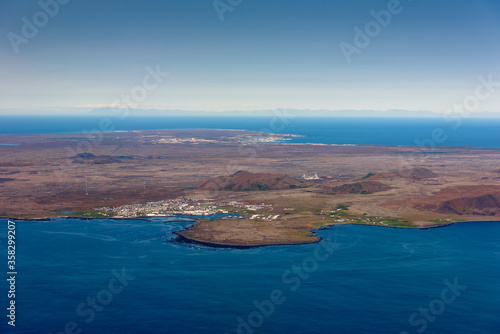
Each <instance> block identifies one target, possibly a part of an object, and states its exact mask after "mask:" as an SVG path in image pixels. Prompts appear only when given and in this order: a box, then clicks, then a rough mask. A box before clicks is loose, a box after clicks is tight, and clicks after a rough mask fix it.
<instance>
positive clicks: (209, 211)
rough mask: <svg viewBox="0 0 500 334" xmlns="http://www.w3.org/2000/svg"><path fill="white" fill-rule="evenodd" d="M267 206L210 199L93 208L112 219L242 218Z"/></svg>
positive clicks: (264, 217)
mask: <svg viewBox="0 0 500 334" xmlns="http://www.w3.org/2000/svg"><path fill="white" fill-rule="evenodd" d="M266 207H271V210H272V205H269V204H264V203H261V204H248V203H241V202H237V201H230V202H216V201H213V200H210V199H196V198H195V199H170V200H162V201H156V202H147V203H142V204H128V205H122V206H117V207H101V208H95V210H96V211H99V212H105V213H108V214H111V215H112V216H113V217H114V218H132V217H140V216H147V217H156V216H159V217H164V216H175V215H189V216H210V215H216V214H227V215H230V214H233V215H230V216H231V217H232V218H234V217H238V218H244V217H245V215H246V214H249V213H250V212H256V211H258V210H262V209H264V208H266ZM252 217H253V218H251V219H256V218H259V219H273V220H274V219H277V218H279V215H272V216H263V217H261V216H260V215H252Z"/></svg>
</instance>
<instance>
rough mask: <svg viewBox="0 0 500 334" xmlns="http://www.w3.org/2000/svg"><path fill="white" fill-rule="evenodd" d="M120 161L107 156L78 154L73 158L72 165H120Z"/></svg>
mask: <svg viewBox="0 0 500 334" xmlns="http://www.w3.org/2000/svg"><path fill="white" fill-rule="evenodd" d="M120 162H121V161H120V159H117V158H115V157H111V156H109V155H97V156H95V155H93V154H92V153H80V154H77V155H75V156H74V157H73V163H78V164H92V165H102V164H112V163H120Z"/></svg>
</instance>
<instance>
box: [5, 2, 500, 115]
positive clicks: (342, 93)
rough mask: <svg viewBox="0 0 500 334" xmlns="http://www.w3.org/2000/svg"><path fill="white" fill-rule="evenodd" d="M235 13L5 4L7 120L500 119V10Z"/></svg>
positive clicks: (200, 7)
mask: <svg viewBox="0 0 500 334" xmlns="http://www.w3.org/2000/svg"><path fill="white" fill-rule="evenodd" d="M221 3H222V4H225V5H221ZM232 4H233V5H228V4H226V2H221V1H200V0H197V1H189V2H181V1H168V2H166V1H151V2H148V5H147V6H146V5H144V4H142V3H138V2H134V1H121V2H119V3H103V2H97V1H85V2H77V1H62V0H61V1H60V2H54V1H51V0H47V1H41V2H40V3H39V2H38V1H24V2H18V1H2V2H1V4H0V7H1V8H2V9H3V10H2V11H0V18H1V22H2V24H1V25H0V34H1V35H3V36H4V38H2V39H1V42H0V57H1V59H2V62H1V63H0V73H2V81H1V86H0V89H1V90H0V91H1V94H0V96H1V98H2V103H1V104H0V113H1V114H12V115H14V114H26V113H34V114H54V113H61V114H72V113H74V114H76V113H81V112H88V111H90V110H92V109H97V108H106V107H112V106H122V107H123V106H127V107H130V108H133V109H158V110H184V111H186V110H192V111H207V112H228V111H242V112H251V111H253V110H273V109H283V108H288V109H296V110H305V109H309V110H322V111H325V110H332V111H339V110H344V111H348V110H372V111H373V113H374V114H375V115H374V116H376V115H378V114H381V113H382V112H380V111H383V110H409V111H419V110H422V111H428V112H433V113H438V114H443V113H447V112H448V113H449V112H455V113H464V112H466V113H468V114H475V113H481V112H486V111H488V112H500V97H499V94H493V93H495V90H496V89H498V87H499V86H500V84H499V82H500V73H498V66H497V59H498V58H499V56H500V45H499V44H498V43H496V41H497V40H498V37H500V3H498V2H496V1H493V0H485V1H479V2H474V3H471V2H470V1H451V0H445V1H440V2H438V3H436V2H432V1H425V0H421V1H412V2H410V1H407V0H405V1H396V0H390V1H387V0H384V1H370V2H369V3H368V2H363V1H342V2H334V3H330V2H324V1H319V0H315V1H308V2H304V1H286V2H285V1H272V2H270V1H252V2H250V1H233V2H232ZM124 17H126V18H127V19H126V20H124V19H123V18H124ZM485 85H486V86H485ZM478 94H479V95H478ZM457 106H458V107H457ZM464 107H465V111H460V109H464ZM457 110H458V111H457ZM346 114H347V112H346ZM346 116H348V115H346Z"/></svg>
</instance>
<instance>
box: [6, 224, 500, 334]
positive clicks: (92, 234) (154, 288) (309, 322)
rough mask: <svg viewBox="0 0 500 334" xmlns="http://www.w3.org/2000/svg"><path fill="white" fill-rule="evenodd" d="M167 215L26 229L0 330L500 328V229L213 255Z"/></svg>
mask: <svg viewBox="0 0 500 334" xmlns="http://www.w3.org/2000/svg"><path fill="white" fill-rule="evenodd" d="M163 220H165V219H159V218H154V219H152V220H151V221H144V220H104V219H95V220H77V219H55V220H50V221H17V222H16V238H17V239H16V251H17V259H16V260H17V271H18V275H17V277H16V279H17V280H16V305H17V314H16V315H17V318H16V327H15V329H14V328H12V327H10V326H8V325H7V319H6V317H5V315H2V319H3V320H2V321H1V322H0V332H1V333H54V334H55V333H59V332H63V333H64V332H74V333H107V334H108V333H120V334H125V333H182V334H184V333H236V332H237V331H238V329H239V330H240V333H420V332H425V333H498V332H499V331H500V317H499V316H498V315H499V314H500V302H499V301H500V285H499V284H498V279H499V277H500V224H499V223H494V222H476V223H463V224H456V225H452V226H448V227H445V228H437V229H430V230H415V229H393V228H384V227H374V226H358V225H340V226H334V227H331V228H329V229H326V230H321V231H319V232H318V233H319V234H320V235H321V236H322V237H323V241H322V242H320V243H318V244H311V245H300V246H278V247H262V248H251V249H213V248H207V247H201V246H196V245H190V244H181V243H176V242H173V241H172V238H173V235H172V232H173V231H177V230H180V229H183V228H186V227H187V226H189V225H190V224H191V223H190V222H170V223H164V222H163ZM0 224H1V226H3V227H4V228H2V231H1V232H0V246H1V247H0V249H1V250H2V251H1V253H0V254H5V262H6V254H7V246H6V244H7V238H6V235H7V233H6V228H5V226H6V225H7V221H6V220H5V219H0ZM0 290H1V291H2V293H1V297H0V302H1V305H2V309H3V310H4V311H3V312H4V313H6V312H7V311H6V310H5V308H6V305H7V302H8V301H7V293H6V292H7V290H8V286H7V284H6V281H5V280H4V279H2V281H1V283H0ZM420 312H422V313H420ZM410 318H411V319H412V320H411V321H410V320H409V319H410ZM80 330H81V331H80Z"/></svg>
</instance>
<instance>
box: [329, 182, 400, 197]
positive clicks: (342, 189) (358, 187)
mask: <svg viewBox="0 0 500 334" xmlns="http://www.w3.org/2000/svg"><path fill="white" fill-rule="evenodd" d="M389 189H391V187H390V186H389V185H387V184H385V183H382V182H377V181H360V182H354V183H346V184H343V185H340V186H336V187H328V186H325V187H324V189H323V190H321V191H320V193H324V194H325V193H326V194H373V193H376V192H380V191H385V190H389Z"/></svg>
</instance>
